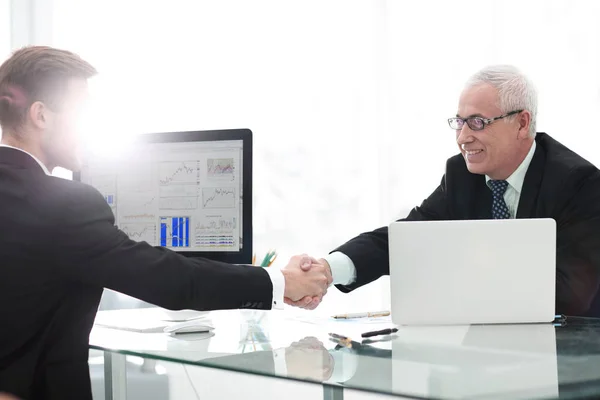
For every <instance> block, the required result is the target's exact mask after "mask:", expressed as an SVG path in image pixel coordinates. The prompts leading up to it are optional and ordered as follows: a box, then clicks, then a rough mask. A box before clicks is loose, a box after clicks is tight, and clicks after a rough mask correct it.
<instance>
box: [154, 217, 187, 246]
mask: <svg viewBox="0 0 600 400" xmlns="http://www.w3.org/2000/svg"><path fill="white" fill-rule="evenodd" d="M189 235H190V217H161V218H160V245H161V246H169V247H190V238H189Z"/></svg>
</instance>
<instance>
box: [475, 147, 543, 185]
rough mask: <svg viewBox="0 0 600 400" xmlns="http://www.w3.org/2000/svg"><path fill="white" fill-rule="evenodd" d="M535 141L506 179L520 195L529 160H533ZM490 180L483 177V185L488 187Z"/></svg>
mask: <svg viewBox="0 0 600 400" xmlns="http://www.w3.org/2000/svg"><path fill="white" fill-rule="evenodd" d="M535 146H536V144H535V140H534V141H533V144H532V145H531V148H530V149H529V153H527V156H526V157H525V159H524V160H523V161H522V162H521V165H519V167H518V168H517V169H516V170H515V172H513V173H512V174H511V175H510V176H509V177H508V178H506V182H508V184H509V185H510V187H512V188H513V189H515V190H516V191H517V193H521V189H522V188H523V182H525V174H527V169H528V168H529V164H531V160H532V159H533V155H534V154H535ZM490 180H492V178H490V177H489V176H487V175H486V176H485V183H486V184H487V185H488V187H489V185H490V184H489V182H490Z"/></svg>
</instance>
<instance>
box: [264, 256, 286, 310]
mask: <svg viewBox="0 0 600 400" xmlns="http://www.w3.org/2000/svg"><path fill="white" fill-rule="evenodd" d="M265 270H266V271H267V273H268V274H269V277H270V278H271V283H272V284H273V301H272V303H271V308H273V309H276V310H283V295H284V293H285V278H284V277H283V272H281V270H280V269H279V268H273V267H265Z"/></svg>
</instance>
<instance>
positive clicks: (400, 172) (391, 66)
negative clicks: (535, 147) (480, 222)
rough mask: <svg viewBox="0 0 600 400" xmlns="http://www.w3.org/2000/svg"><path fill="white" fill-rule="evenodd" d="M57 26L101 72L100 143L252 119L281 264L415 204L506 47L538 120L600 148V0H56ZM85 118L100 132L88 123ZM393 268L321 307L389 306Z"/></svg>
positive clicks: (261, 192) (261, 198) (258, 198)
mask: <svg viewBox="0 0 600 400" xmlns="http://www.w3.org/2000/svg"><path fill="white" fill-rule="evenodd" d="M54 7H55V14H54V21H53V27H54V28H53V42H54V45H56V46H58V47H64V48H68V49H70V50H73V51H76V52H78V53H80V54H81V55H82V56H83V57H84V58H86V59H88V60H89V61H90V62H92V63H93V64H94V65H95V66H96V67H97V68H98V69H99V70H100V72H101V75H100V76H99V77H98V78H96V79H95V82H94V91H95V94H96V99H97V102H98V110H101V111H100V113H99V114H98V115H97V116H96V117H95V118H94V119H93V121H92V125H93V128H94V129H93V132H94V135H95V136H94V137H93V139H94V141H95V142H96V145H97V146H98V148H106V149H108V150H110V148H111V147H114V146H118V143H119V141H120V140H122V138H123V137H124V136H126V135H130V134H137V133H143V132H153V131H174V130H187V129H219V128H237V127H247V128H250V129H252V130H253V132H254V135H255V146H254V167H255V168H254V196H255V197H254V231H255V243H256V250H257V252H258V253H259V255H261V254H264V252H265V251H266V250H267V249H269V248H276V249H278V251H279V252H280V253H281V255H280V258H279V259H278V262H279V264H280V265H284V264H285V261H286V260H287V259H288V258H289V257H290V256H291V255H293V254H296V253H300V252H308V253H310V254H314V255H316V256H321V255H324V254H326V253H327V252H328V251H330V250H331V249H333V248H334V247H335V246H336V245H339V244H341V243H343V242H344V241H345V240H347V239H349V238H351V237H353V236H354V235H356V234H358V233H360V232H361V231H364V230H370V229H373V228H376V227H378V226H381V225H383V224H387V223H388V222H390V221H391V220H393V219H395V218H397V217H400V216H404V215H405V214H406V213H407V212H408V210H409V209H410V208H412V207H413V206H414V205H416V204H418V203H420V202H421V201H422V199H423V198H425V197H426V196H428V195H429V194H430V193H431V192H432V191H433V190H434V189H435V187H436V186H437V184H438V183H439V181H440V178H441V176H442V174H443V171H444V167H445V160H446V158H448V157H449V156H451V155H453V154H455V153H456V150H457V149H456V145H455V142H454V133H453V132H452V131H451V130H450V129H449V128H448V126H447V123H446V119H447V118H448V117H449V116H452V115H453V114H454V113H455V112H456V106H457V99H458V95H459V92H460V90H461V87H462V84H463V82H464V81H465V80H466V78H467V77H468V76H469V75H470V74H471V73H473V72H475V71H476V70H478V69H479V68H481V67H483V66H485V65H487V64H491V63H512V64H515V65H517V66H518V67H520V68H521V69H522V70H523V71H524V72H526V73H527V74H528V75H529V76H530V77H531V78H532V79H533V81H534V82H535V83H536V85H537V87H538V90H539V94H540V106H539V117H538V130H539V131H546V132H548V133H549V134H551V135H553V136H554V137H555V138H556V139H558V140H560V141H562V142H563V143H564V144H566V145H567V146H569V147H571V148H572V149H573V150H575V151H577V152H578V153H580V154H581V155H583V156H584V157H586V158H588V159H589V160H590V161H592V162H595V163H597V164H599V163H600V149H599V147H598V145H599V140H598V139H597V137H598V128H597V126H596V121H597V120H598V116H599V110H600V82H599V81H600V32H599V29H600V28H599V27H598V23H597V22H598V21H599V20H600V2H597V1H594V0H588V1H584V0H578V1H573V0H561V1H557V0H529V1H516V0H508V1H507V0H502V1H500V0H455V1H452V2H444V1H433V2H416V1H414V2H407V1H385V0H378V1H374V0H371V1H365V0H362V1H359V0H318V1H317V0H301V1H300V0H297V1H281V0H255V1H251V2H249V1H245V0H218V1H216V0H215V1H199V0H190V1H185V0H169V1H166V0H161V1H158V0H157V1H140V0H128V1H123V0H121V1H116V0H103V1H95V0H94V1H91V0H90V1H82V0H54ZM90 132H92V131H90ZM386 290H389V289H387V285H385V284H381V283H379V284H374V285H370V287H366V288H363V289H361V290H359V291H357V292H356V293H353V294H352V295H341V294H340V293H331V294H330V295H328V297H327V300H326V302H325V303H324V304H323V305H322V306H321V309H322V310H324V312H329V311H331V310H333V309H336V310H337V309H344V310H348V309H374V308H375V309H376V308H379V307H384V306H385V304H386V303H387V301H389V300H388V299H387V296H388V294H387V293H386Z"/></svg>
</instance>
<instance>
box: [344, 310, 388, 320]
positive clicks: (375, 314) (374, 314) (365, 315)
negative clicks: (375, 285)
mask: <svg viewBox="0 0 600 400" xmlns="http://www.w3.org/2000/svg"><path fill="white" fill-rule="evenodd" d="M388 315H390V312H389V311H374V312H365V313H354V314H338V315H334V316H333V318H335V319H350V318H371V317H387V316H388Z"/></svg>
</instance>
